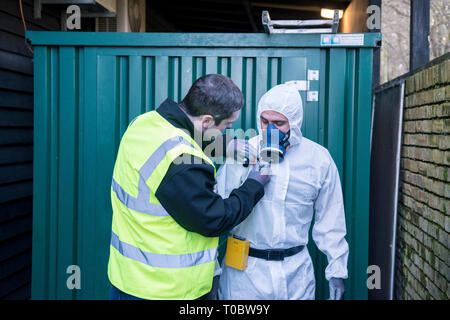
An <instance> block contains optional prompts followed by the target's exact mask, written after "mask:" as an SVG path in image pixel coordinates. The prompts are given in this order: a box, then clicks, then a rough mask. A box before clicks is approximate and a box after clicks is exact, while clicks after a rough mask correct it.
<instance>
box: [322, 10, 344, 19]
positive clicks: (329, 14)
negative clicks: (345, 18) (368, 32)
mask: <svg viewBox="0 0 450 320" xmlns="http://www.w3.org/2000/svg"><path fill="white" fill-rule="evenodd" d="M343 14H344V10H339V19H341V18H342V15H343ZM320 15H321V16H322V18H326V19H333V18H334V9H324V8H323V9H322V10H320Z"/></svg>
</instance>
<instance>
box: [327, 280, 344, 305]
mask: <svg viewBox="0 0 450 320" xmlns="http://www.w3.org/2000/svg"><path fill="white" fill-rule="evenodd" d="M329 284H330V299H329V300H342V296H343V295H344V292H345V286H344V280H343V279H340V278H331V279H330V281H329Z"/></svg>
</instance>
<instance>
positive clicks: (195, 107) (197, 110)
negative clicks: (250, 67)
mask: <svg viewBox="0 0 450 320" xmlns="http://www.w3.org/2000/svg"><path fill="white" fill-rule="evenodd" d="M180 106H181V107H182V108H183V109H184V110H185V111H186V112H187V113H188V114H189V115H190V116H194V117H195V116H201V115H204V114H210V115H212V116H213V117H214V121H215V124H216V125H218V124H219V123H220V122H221V121H222V120H223V119H226V118H229V117H231V115H232V114H233V112H235V111H238V110H240V109H241V108H242V107H243V106H244V96H243V95H242V92H241V90H240V89H239V88H238V87H237V86H236V85H235V84H234V82H233V81H232V80H231V79H230V78H228V77H225V76H223V75H221V74H207V75H206V76H203V77H201V78H198V79H197V80H196V81H195V82H194V84H193V85H192V87H191V88H190V89H189V92H188V93H187V94H186V96H185V97H184V99H183V101H181V103H180Z"/></svg>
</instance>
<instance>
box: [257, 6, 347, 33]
mask: <svg viewBox="0 0 450 320" xmlns="http://www.w3.org/2000/svg"><path fill="white" fill-rule="evenodd" d="M262 24H263V26H264V29H265V30H266V32H267V33H336V32H337V30H338V27H339V10H338V9H336V10H334V17H333V20H329V19H323V20H271V19H270V16H269V12H268V11H263V12H262ZM323 27H328V28H323Z"/></svg>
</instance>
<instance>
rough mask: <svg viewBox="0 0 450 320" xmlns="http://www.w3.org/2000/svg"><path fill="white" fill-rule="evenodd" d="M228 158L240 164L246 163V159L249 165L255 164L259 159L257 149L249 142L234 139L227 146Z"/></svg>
mask: <svg viewBox="0 0 450 320" xmlns="http://www.w3.org/2000/svg"><path fill="white" fill-rule="evenodd" d="M226 156H227V158H232V159H234V160H235V161H237V162H238V163H244V162H245V161H246V159H247V160H248V161H249V163H254V162H255V161H256V157H257V151H256V148H255V147H253V146H251V145H250V144H249V143H248V140H244V139H237V138H235V139H233V140H232V141H230V142H229V143H228V145H227V154H226Z"/></svg>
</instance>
